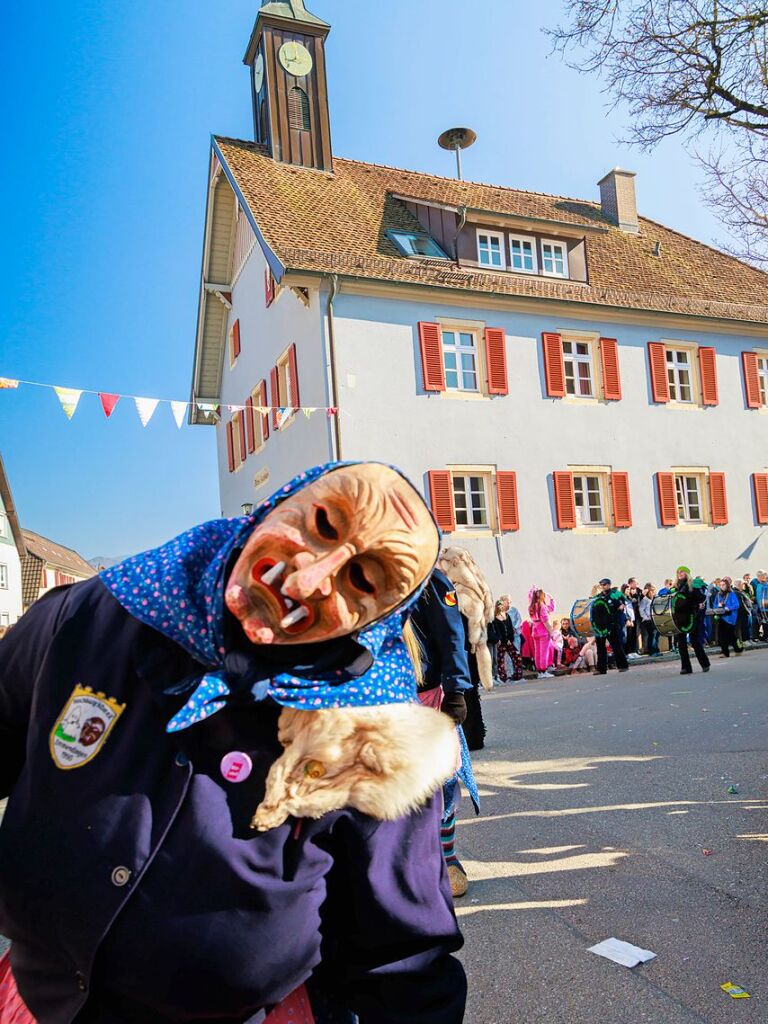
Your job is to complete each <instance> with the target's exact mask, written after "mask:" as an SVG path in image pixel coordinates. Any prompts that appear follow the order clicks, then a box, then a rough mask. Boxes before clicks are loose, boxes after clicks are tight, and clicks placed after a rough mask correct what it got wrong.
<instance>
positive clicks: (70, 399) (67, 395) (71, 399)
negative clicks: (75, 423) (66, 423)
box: [53, 388, 83, 420]
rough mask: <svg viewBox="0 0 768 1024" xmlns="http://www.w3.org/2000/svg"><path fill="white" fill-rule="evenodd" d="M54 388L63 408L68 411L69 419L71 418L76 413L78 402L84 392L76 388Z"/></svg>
mask: <svg viewBox="0 0 768 1024" xmlns="http://www.w3.org/2000/svg"><path fill="white" fill-rule="evenodd" d="M53 390H54V391H55V392H56V396H57V397H58V399H59V401H60V402H61V408H62V409H63V410H64V412H65V413H66V415H67V419H68V420H71V419H72V417H73V416H74V415H75V409H76V408H77V403H78V402H79V401H80V395H82V393H83V392H82V391H77V390H76V389H75V388H54V389H53Z"/></svg>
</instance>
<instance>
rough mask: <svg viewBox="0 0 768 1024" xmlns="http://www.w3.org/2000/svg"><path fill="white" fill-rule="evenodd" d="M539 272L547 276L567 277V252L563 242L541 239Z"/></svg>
mask: <svg viewBox="0 0 768 1024" xmlns="http://www.w3.org/2000/svg"><path fill="white" fill-rule="evenodd" d="M541 272H542V274H546V275H547V276H548V277H568V253H567V251H566V248H565V244H564V243H563V242H552V241H546V240H545V239H542V240H541Z"/></svg>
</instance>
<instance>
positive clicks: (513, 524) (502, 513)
mask: <svg viewBox="0 0 768 1024" xmlns="http://www.w3.org/2000/svg"><path fill="white" fill-rule="evenodd" d="M496 495H497V497H498V501H499V529H500V530H519V529H520V509H519V507H518V504H517V473H513V472H512V471H511V470H499V472H498V473H497V474H496Z"/></svg>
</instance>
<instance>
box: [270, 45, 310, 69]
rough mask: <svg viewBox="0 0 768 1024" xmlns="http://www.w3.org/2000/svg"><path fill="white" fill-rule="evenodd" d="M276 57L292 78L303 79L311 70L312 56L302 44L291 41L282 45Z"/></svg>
mask: <svg viewBox="0 0 768 1024" xmlns="http://www.w3.org/2000/svg"><path fill="white" fill-rule="evenodd" d="M277 56H278V58H279V60H280V63H281V64H282V65H283V67H284V68H285V70H286V71H287V72H288V74H289V75H293V76H294V78H303V77H304V75H308V74H309V72H310V71H311V70H312V54H311V53H310V52H309V50H308V49H307V48H306V46H304V45H303V44H302V43H297V42H295V41H293V40H290V41H289V42H287V43H283V45H282V46H281V47H280V49H279V50H278V54H277Z"/></svg>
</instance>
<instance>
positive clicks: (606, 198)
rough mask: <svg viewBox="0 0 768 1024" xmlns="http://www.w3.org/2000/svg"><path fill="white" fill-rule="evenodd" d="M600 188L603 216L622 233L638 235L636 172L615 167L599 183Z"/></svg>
mask: <svg viewBox="0 0 768 1024" xmlns="http://www.w3.org/2000/svg"><path fill="white" fill-rule="evenodd" d="M597 184H598V185H599V187H600V207H601V209H602V211H603V214H604V215H605V216H606V217H607V218H608V220H610V221H612V223H614V224H617V225H618V226H619V227H620V228H621V230H622V231H631V232H632V233H633V234H637V232H638V230H639V225H638V223H637V200H636V198H635V172H634V171H622V169H621V168H620V167H614V169H613V170H612V171H609V172H608V173H607V174H606V176H605V177H604V178H601V179H600V181H598V183H597Z"/></svg>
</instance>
